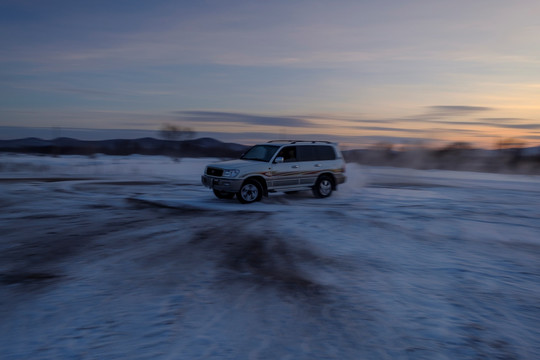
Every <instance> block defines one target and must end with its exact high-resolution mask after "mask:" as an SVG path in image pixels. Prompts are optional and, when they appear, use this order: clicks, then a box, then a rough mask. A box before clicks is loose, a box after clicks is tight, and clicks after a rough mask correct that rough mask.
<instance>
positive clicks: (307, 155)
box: [297, 145, 317, 161]
mask: <svg viewBox="0 0 540 360" xmlns="http://www.w3.org/2000/svg"><path fill="white" fill-rule="evenodd" d="M297 155H298V161H315V160H317V147H316V146H314V145H303V146H298V147H297Z"/></svg>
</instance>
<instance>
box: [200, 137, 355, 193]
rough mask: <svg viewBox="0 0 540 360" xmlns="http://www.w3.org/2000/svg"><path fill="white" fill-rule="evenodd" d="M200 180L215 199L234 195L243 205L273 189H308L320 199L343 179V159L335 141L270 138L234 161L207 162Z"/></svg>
mask: <svg viewBox="0 0 540 360" xmlns="http://www.w3.org/2000/svg"><path fill="white" fill-rule="evenodd" d="M201 180H202V183H203V185H204V186H206V187H208V188H211V189H212V190H213V191H214V194H215V195H216V196H217V197H218V198H220V199H232V198H233V197H234V196H235V195H236V198H237V199H238V201H240V202H241V203H243V204H247V203H252V202H255V201H259V200H261V198H262V197H263V195H264V196H268V193H269V192H276V191H283V192H286V193H289V192H296V191H299V190H310V189H311V190H312V191H313V195H315V196H316V197H319V198H324V197H328V196H330V195H331V194H332V191H333V190H336V189H337V185H338V184H342V183H344V182H345V161H344V160H343V155H342V154H341V152H340V151H339V149H338V145H337V144H336V143H332V142H328V141H303V140H302V141H301V140H273V141H269V142H268V143H264V144H259V145H255V146H253V147H252V148H250V149H249V150H248V151H247V152H246V153H244V154H243V155H242V156H241V157H240V159H238V160H230V161H222V162H219V163H214V164H210V165H208V166H207V167H206V169H205V171H204V175H202V179H201Z"/></svg>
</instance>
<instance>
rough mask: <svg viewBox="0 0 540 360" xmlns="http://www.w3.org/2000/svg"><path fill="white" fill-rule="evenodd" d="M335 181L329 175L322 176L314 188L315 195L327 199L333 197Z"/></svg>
mask: <svg viewBox="0 0 540 360" xmlns="http://www.w3.org/2000/svg"><path fill="white" fill-rule="evenodd" d="M333 189H334V180H333V179H332V177H330V176H329V175H321V176H320V177H319V178H318V179H317V182H316V183H315V185H314V186H313V189H312V191H313V195H314V196H315V197H318V198H325V197H328V196H330V195H332V190H333Z"/></svg>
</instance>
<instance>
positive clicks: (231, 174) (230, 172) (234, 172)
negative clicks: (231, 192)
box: [223, 169, 240, 177]
mask: <svg viewBox="0 0 540 360" xmlns="http://www.w3.org/2000/svg"><path fill="white" fill-rule="evenodd" d="M238 174H240V170H238V169H229V170H223V177H235V176H237V175H238Z"/></svg>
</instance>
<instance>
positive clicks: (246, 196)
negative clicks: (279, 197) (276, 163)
mask: <svg viewBox="0 0 540 360" xmlns="http://www.w3.org/2000/svg"><path fill="white" fill-rule="evenodd" d="M262 195H263V191H262V186H261V184H260V183H259V182H258V181H255V180H247V181H246V182H244V184H242V187H241V188H240V191H238V192H237V193H236V198H237V199H238V201H240V202H241V203H242V204H249V203H252V202H255V201H260V200H261V198H262Z"/></svg>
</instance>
